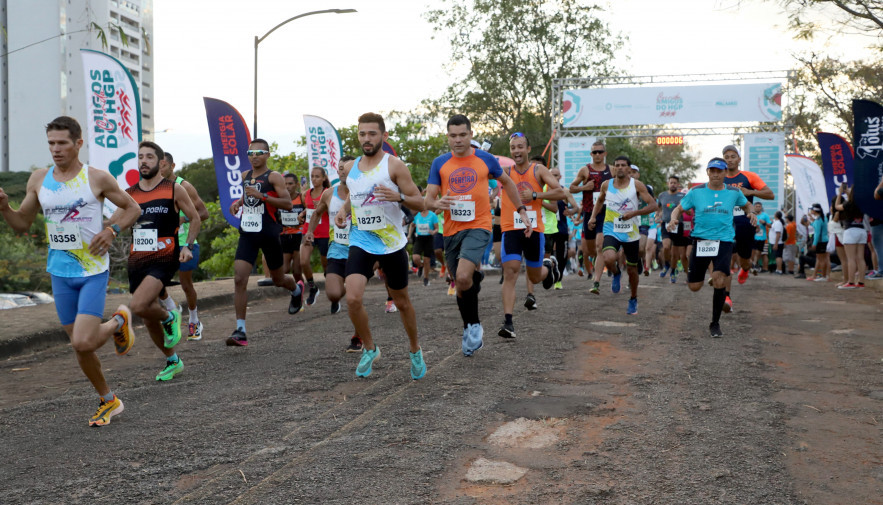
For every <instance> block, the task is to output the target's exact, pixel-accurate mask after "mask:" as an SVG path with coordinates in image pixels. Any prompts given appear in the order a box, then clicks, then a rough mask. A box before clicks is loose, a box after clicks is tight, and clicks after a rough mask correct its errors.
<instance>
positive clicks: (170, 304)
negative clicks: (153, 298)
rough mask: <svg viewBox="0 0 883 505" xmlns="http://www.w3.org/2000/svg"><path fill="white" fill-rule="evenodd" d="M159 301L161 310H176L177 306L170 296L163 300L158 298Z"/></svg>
mask: <svg viewBox="0 0 883 505" xmlns="http://www.w3.org/2000/svg"><path fill="white" fill-rule="evenodd" d="M159 301H160V303H162V306H163V308H165V309H166V310H175V309H177V308H178V306H177V305H175V300H174V299H172V295H169V296H168V298H166V299H165V300H163V299H162V298H160V299H159Z"/></svg>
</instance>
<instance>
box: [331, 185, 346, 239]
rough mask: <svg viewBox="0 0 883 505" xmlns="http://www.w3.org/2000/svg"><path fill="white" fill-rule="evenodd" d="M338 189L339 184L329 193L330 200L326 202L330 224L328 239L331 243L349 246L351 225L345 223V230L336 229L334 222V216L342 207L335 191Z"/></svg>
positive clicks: (342, 200)
mask: <svg viewBox="0 0 883 505" xmlns="http://www.w3.org/2000/svg"><path fill="white" fill-rule="evenodd" d="M338 189H340V184H338V185H337V186H334V190H333V191H332V193H331V200H330V201H329V202H328V222H329V223H330V226H331V228H330V230H331V233H329V237H330V239H331V242H336V243H339V244H341V245H345V246H349V245H350V238H349V235H350V227H351V226H352V225H351V224H349V223H347V227H346V228H338V227H337V224H335V222H334V218H335V216H337V211H339V210H340V208H341V207H343V203H344V199H343V198H341V197H340V196H339V195H338V193H337V191H338Z"/></svg>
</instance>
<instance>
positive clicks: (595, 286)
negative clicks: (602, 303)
mask: <svg viewBox="0 0 883 505" xmlns="http://www.w3.org/2000/svg"><path fill="white" fill-rule="evenodd" d="M589 293H592V294H593V295H600V294H601V283H600V282H596V283H594V284H592V289H590V290H589Z"/></svg>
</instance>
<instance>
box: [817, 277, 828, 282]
mask: <svg viewBox="0 0 883 505" xmlns="http://www.w3.org/2000/svg"><path fill="white" fill-rule="evenodd" d="M813 281H815V282H828V278H827V277H816V278H815V279H813Z"/></svg>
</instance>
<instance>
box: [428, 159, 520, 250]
mask: <svg viewBox="0 0 883 505" xmlns="http://www.w3.org/2000/svg"><path fill="white" fill-rule="evenodd" d="M502 174H503V169H502V168H501V167H500V163H499V162H498V161H497V158H495V157H494V156H493V155H492V154H490V153H487V152H485V151H481V150H478V149H473V150H472V154H470V155H469V156H464V157H462V158H461V157H457V156H454V155H453V153H447V154H443V155H441V156H439V157H438V158H436V159H435V160H434V161H433V162H432V166H431V167H430V169H429V178H428V183H429V184H435V185H437V186H439V187H440V188H441V193H440V195H441V196H445V195H447V194H448V192H450V194H451V196H453V197H454V198H455V199H457V200H458V204H459V205H458V206H457V207H455V208H452V209H450V210H446V211H444V234H445V236H446V237H449V236H451V235H454V234H456V233H458V232H461V231H463V230H471V229H482V230H488V231H491V225H492V224H493V220H492V218H491V203H490V199H489V198H488V188H489V185H488V181H489V180H490V179H496V178H497V177H499V176H500V175H502ZM452 214H453V215H452Z"/></svg>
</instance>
